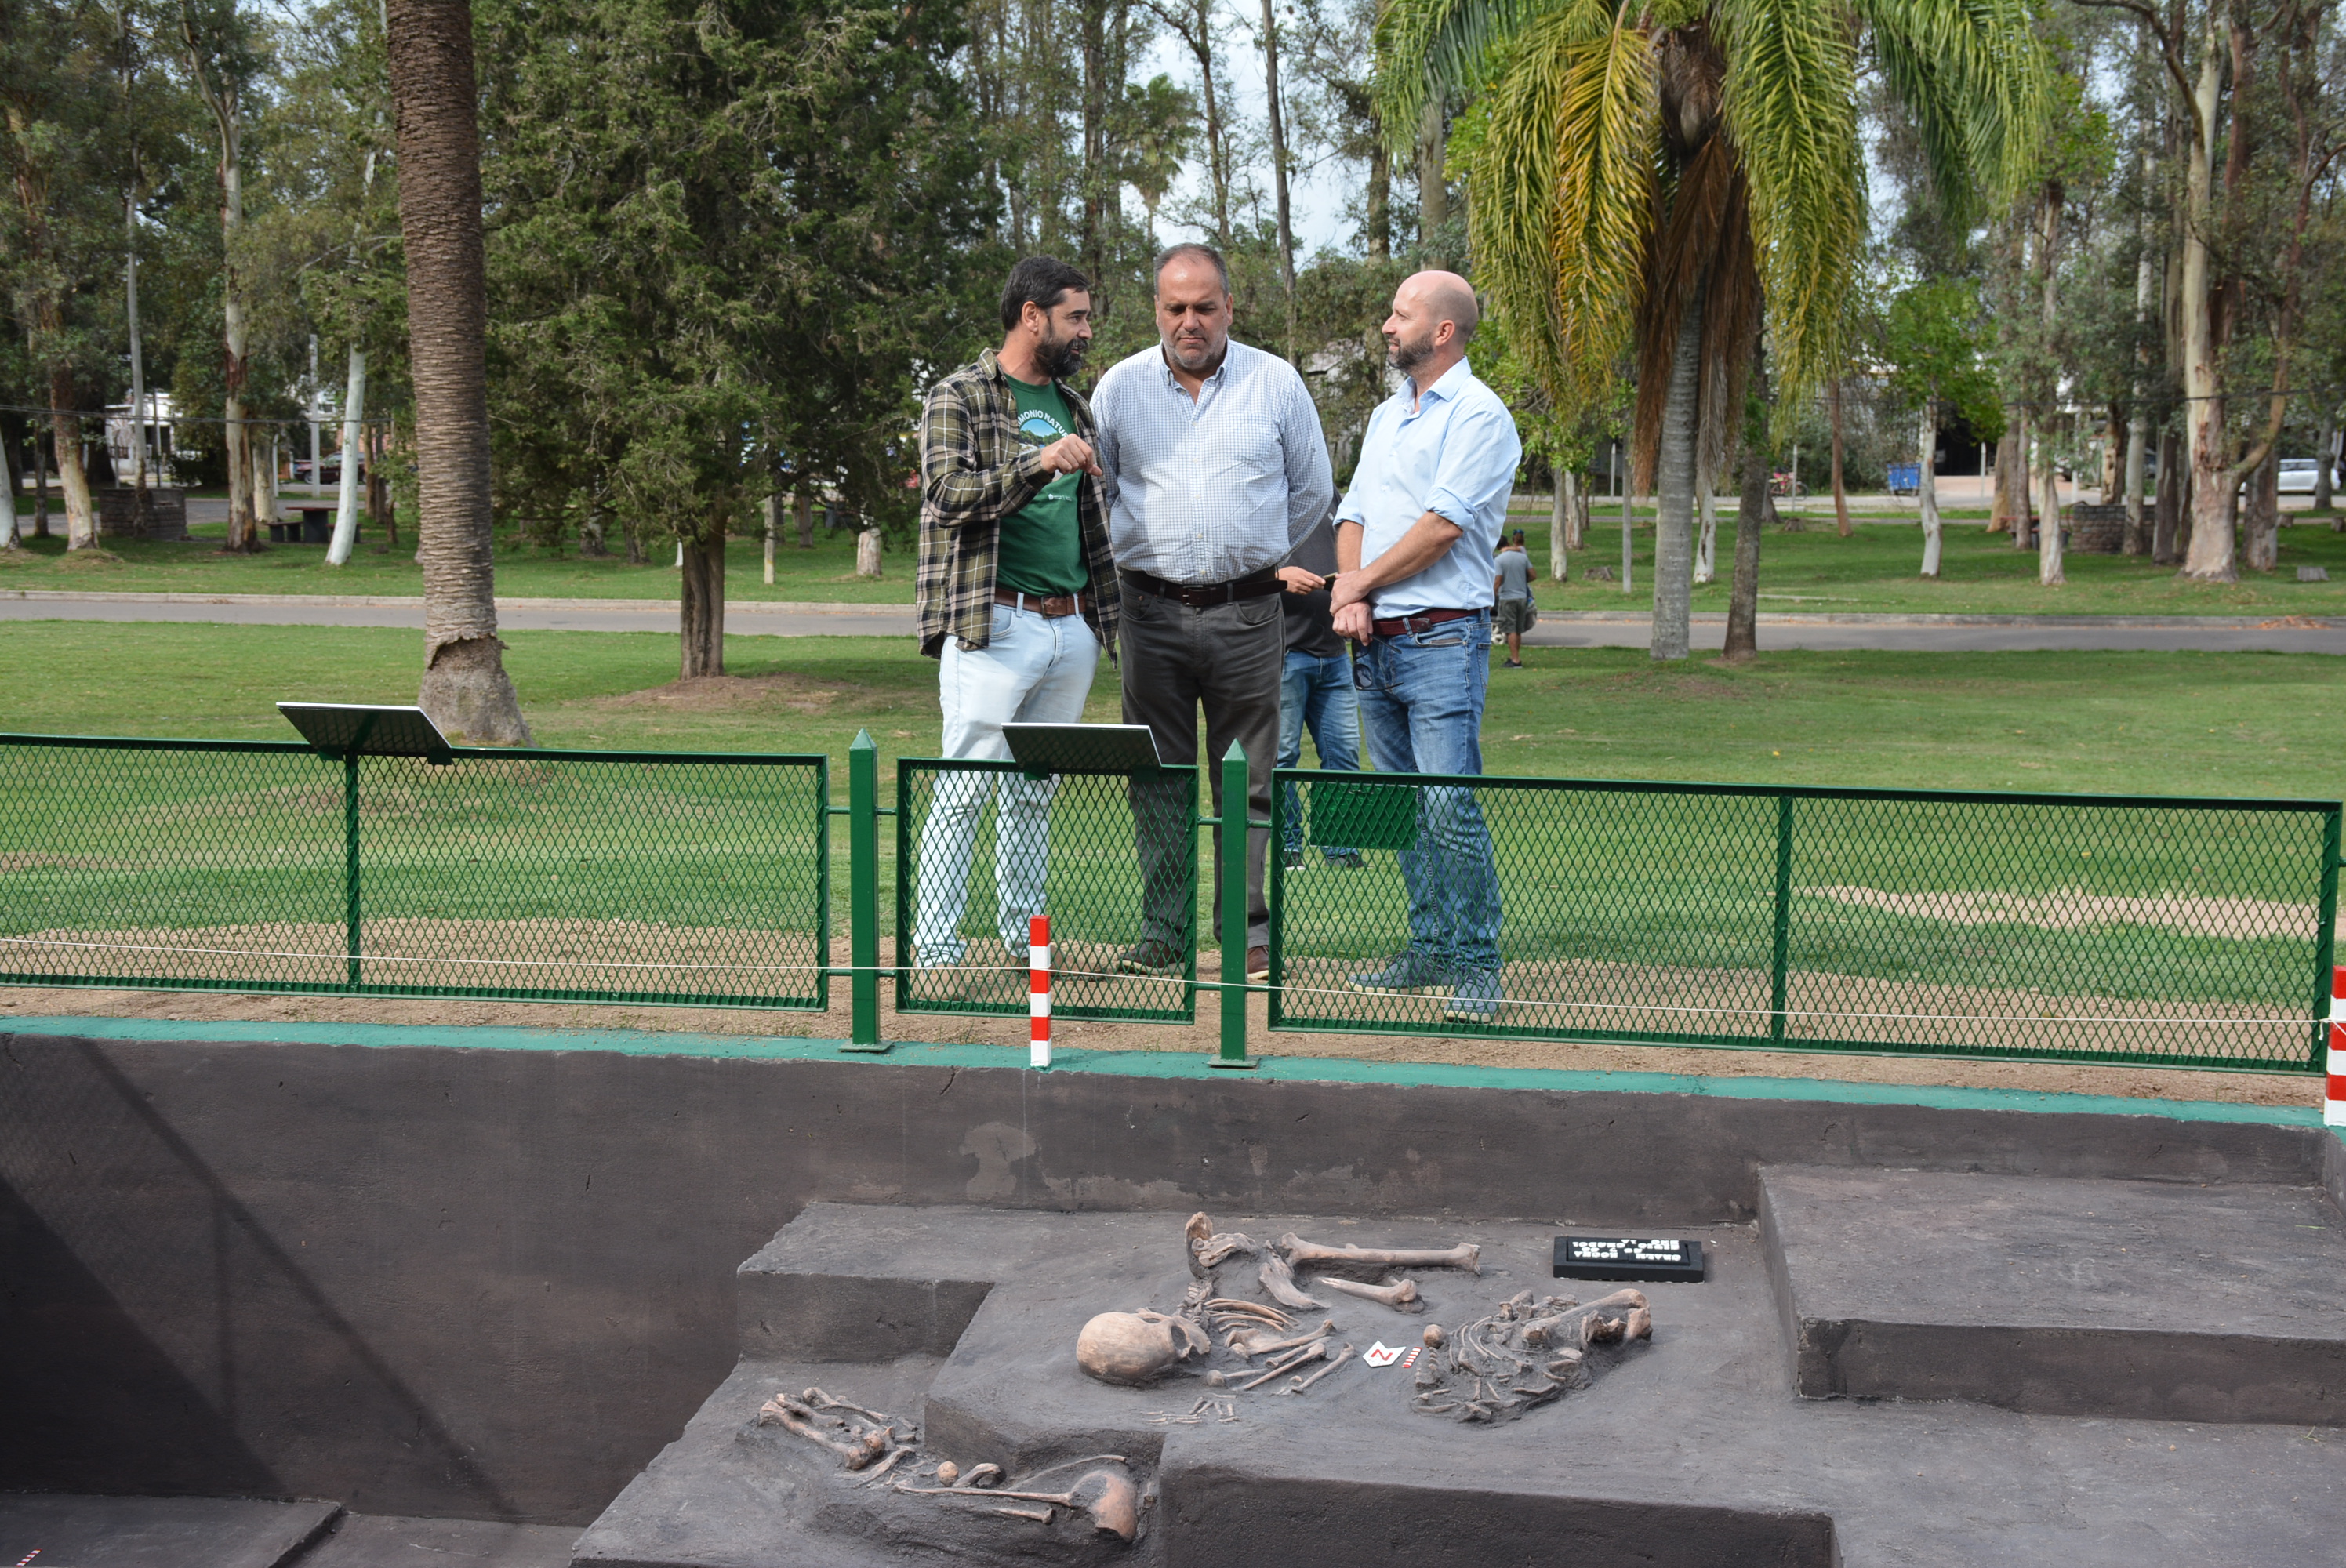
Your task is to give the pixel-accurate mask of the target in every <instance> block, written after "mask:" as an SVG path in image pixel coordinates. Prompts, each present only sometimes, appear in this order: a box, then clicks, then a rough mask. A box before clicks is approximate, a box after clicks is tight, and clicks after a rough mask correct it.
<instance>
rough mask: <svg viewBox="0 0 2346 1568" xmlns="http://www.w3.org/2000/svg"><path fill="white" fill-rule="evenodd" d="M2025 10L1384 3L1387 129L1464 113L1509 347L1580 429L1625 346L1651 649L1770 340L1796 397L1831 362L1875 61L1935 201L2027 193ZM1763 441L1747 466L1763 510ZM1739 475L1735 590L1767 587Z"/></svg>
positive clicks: (2033, 47)
mask: <svg viewBox="0 0 2346 1568" xmlns="http://www.w3.org/2000/svg"><path fill="white" fill-rule="evenodd" d="M2029 16H2030V11H2029V6H2028V4H2027V0H1644V3H1643V4H1642V5H1641V6H1631V5H1620V4H1616V3H1613V0H1389V4H1388V5H1387V6H1386V9H1385V12H1384V15H1383V16H1382V19H1381V21H1380V23H1379V25H1378V30H1377V58H1378V91H1379V98H1380V107H1381V110H1382V117H1383V120H1384V123H1385V124H1386V125H1389V126H1414V125H1416V124H1417V123H1418V122H1419V120H1420V118H1421V117H1422V115H1423V110H1424V107H1425V106H1426V105H1427V104H1428V103H1431V102H1436V101H1439V100H1440V99H1441V98H1442V97H1466V98H1468V99H1469V100H1470V101H1471V103H1472V106H1473V107H1471V108H1470V110H1469V112H1468V114H1467V116H1466V118H1465V120H1464V123H1463V124H1462V125H1461V126H1460V127H1459V129H1458V131H1457V132H1456V133H1455V135H1454V140H1453V146H1454V148H1455V149H1456V152H1457V155H1458V161H1459V162H1460V163H1462V164H1463V165H1464V171H1465V175H1466V188H1467V200H1468V229H1469V236H1470V239H1471V241H1472V244H1473V247H1474V269H1475V272H1476V276H1477V280H1478V281H1479V282H1481V283H1483V284H1484V286H1485V287H1486V288H1487V289H1488V290H1489V291H1490V294H1491V296H1492V301H1493V303H1494V306H1495V308H1496V309H1497V310H1498V311H1500V312H1501V313H1502V314H1503V315H1504V316H1505V318H1506V320H1507V321H1508V324H1509V333H1508V336H1509V341H1511V342H1514V343H1517V344H1520V345H1521V347H1522V351H1523V353H1524V355H1525V360H1526V362H1527V363H1528V365H1529V366H1530V368H1531V369H1532V370H1533V372H1535V374H1537V375H1538V376H1539V377H1540V379H1541V381H1542V382H1544V383H1545V385H1546V386H1547V387H1548V389H1549V392H1550V393H1551V395H1552V396H1553V398H1554V399H1555V402H1556V406H1557V408H1558V409H1559V410H1561V411H1564V412H1565V413H1566V416H1567V417H1568V416H1569V414H1570V413H1571V412H1572V411H1575V410H1577V409H1581V408H1585V407H1587V406H1589V405H1590V404H1591V403H1593V402H1596V400H1597V399H1598V397H1599V396H1600V395H1601V393H1602V391H1603V389H1604V388H1605V387H1606V386H1607V384H1608V383H1609V382H1610V381H1611V379H1612V377H1613V376H1614V375H1615V374H1616V373H1617V366H1618V365H1619V364H1620V362H1621V361H1622V359H1623V358H1624V356H1625V355H1631V354H1634V356H1635V362H1636V367H1637V402H1636V412H1635V417H1634V422H1633V427H1632V432H1631V440H1632V462H1633V463H1634V467H1635V473H1636V484H1637V485H1638V486H1640V487H1643V488H1646V489H1647V490H1649V491H1651V492H1652V493H1654V494H1657V495H1658V500H1659V517H1658V524H1657V526H1656V533H1655V545H1654V636H1653V655H1654V657H1656V658H1683V657H1686V654H1687V651H1688V618H1689V617H1688V597H1689V595H1690V593H1691V591H1692V575H1693V558H1694V532H1693V516H1694V495H1695V485H1696V484H1697V483H1698V482H1699V483H1702V484H1709V482H1710V477H1711V475H1712V474H1714V473H1716V472H1717V470H1718V465H1719V463H1720V461H1721V460H1722V458H1723V457H1724V455H1725V453H1726V451H1727V448H1728V445H1729V442H1730V440H1731V439H1732V437H1733V436H1734V434H1735V433H1736V432H1737V430H1738V428H1739V426H1740V424H1741V423H1742V404H1743V401H1744V393H1745V389H1746V386H1747V382H1748V381H1749V377H1750V375H1751V374H1752V372H1753V371H1754V368H1755V367H1756V366H1757V365H1758V364H1759V363H1760V346H1761V342H1762V336H1761V334H1762V333H1763V331H1764V333H1765V341H1766V344H1767V347H1768V351H1769V357H1770V361H1771V362H1772V365H1773V367H1774V371H1775V375H1774V377H1773V380H1774V383H1775V385H1774V391H1775V392H1776V393H1777V395H1778V396H1779V397H1780V398H1781V399H1782V400H1783V402H1785V403H1787V404H1788V405H1789V404H1793V403H1796V402H1798V401H1799V400H1800V399H1801V398H1803V397H1805V396H1806V395H1808V393H1809V392H1811V391H1812V390H1814V389H1815V388H1816V387H1817V386H1818V385H1820V384H1821V382H1824V381H1825V380H1827V379H1828V378H1830V377H1831V375H1832V374H1834V373H1835V372H1837V371H1838V370H1839V369H1840V366H1841V357H1842V344H1841V321H1842V316H1843V311H1842V304H1843V301H1844V300H1845V298H1846V296H1847V295H1848V293H1849V291H1850V290H1851V286H1852V284H1853V281H1854V279H1855V276H1856V271H1857V268H1858V264H1859V262H1860V260H1861V259H1862V251H1863V248H1864V244H1865V237H1866V199H1865V169H1864V162H1863V158H1862V153H1861V149H1860V146H1859V141H1858V124H1857V87H1858V83H1857V76H1858V66H1859V60H1860V56H1861V53H1862V52H1865V53H1870V56H1871V58H1872V63H1873V66H1874V67H1875V68H1876V69H1877V70H1878V71H1879V72H1880V74H1881V76H1882V79H1883V81H1884V82H1885V83H1886V85H1887V86H1888V87H1890V88H1891V90H1892V93H1893V94H1894V95H1895V96H1896V97H1897V98H1898V99H1899V100H1900V102H1901V103H1902V105H1903V107H1904V108H1905V111H1906V113H1907V115H1908V116H1909V117H1910V118H1911V119H1912V120H1913V123H1914V126H1915V128H1916V130H1917V131H1918V132H1919V133H1920V136H1921V138H1922V142H1923V147H1924V148H1925V149H1926V150H1927V152H1928V154H1929V157H1930V162H1931V168H1932V172H1933V176H1934V177H1935V181H1936V184H1937V187H1938V189H1939V191H1940V194H1941V196H1942V199H1943V200H1945V201H1946V202H1947V203H1948V204H1949V205H1950V207H1953V208H1957V209H1972V208H1973V206H1974V202H1975V201H1976V199H1977V198H1978V195H1979V194H1980V193H1982V192H1985V193H1990V194H1998V193H2004V192H2008V191H2011V190H2015V189H2017V188H2018V185H2019V182H2020V180H2021V178H2023V176H2024V173H2025V168H2026V165H2027V161H2028V159H2029V158H2030V156H2031V155H2032V153H2033V152H2034V151H2035V146H2034V143H2035V127H2039V126H2040V125H2042V124H2043V123H2044V122H2045V116H2046V112H2047V104H2048V101H2049V85H2048V84H2049V75H2050V67H2049V66H2048V63H2047V59H2046V56H2045V51H2044V49H2043V47H2042V46H2040V45H2039V43H2038V42H2037V40H2036V37H2035V32H2034V30H2033V28H2032V26H2031V25H2030V20H2029ZM1758 444H1759V443H1746V453H1745V466H1746V468H1747V469H1750V468H1752V466H1753V465H1754V464H1757V465H1758V471H1759V473H1760V475H1761V476H1762V479H1763V483H1762V484H1760V488H1759V491H1758V494H1760V495H1761V496H1762V497H1764V496H1765V494H1766V488H1765V484H1764V474H1765V470H1766V466H1767V454H1766V453H1765V452H1763V451H1760V450H1757V448H1758ZM1751 478H1752V476H1751V474H1750V473H1747V474H1746V476H1745V484H1744V494H1745V502H1746V504H1744V505H1743V506H1742V507H1740V508H1739V517H1738V519H1737V524H1736V528H1737V533H1738V535H1739V537H1738V541H1737V549H1738V556H1739V571H1738V574H1737V577H1738V591H1739V595H1748V594H1749V593H1752V592H1756V581H1757V578H1756V569H1757V568H1756V562H1757V556H1756V554H1754V552H1756V549H1757V544H1758V533H1757V530H1758V527H1759V522H1760V520H1759V517H1758V515H1757V508H1756V507H1755V506H1753V505H1752V504H1750V497H1751V495H1752V494H1753V486H1752V483H1751ZM1747 554H1748V555H1751V561H1752V572H1751V573H1749V574H1746V573H1745V572H1744V571H1742V570H1741V569H1740V566H1741V560H1740V558H1741V557H1742V556H1744V555H1747ZM1747 575H1749V577H1750V584H1749V585H1748V586H1747V585H1746V583H1745V578H1746V577H1747ZM1741 607H1743V608H1746V609H1748V608H1749V606H1741ZM1742 622H1743V624H1744V625H1745V626H1749V616H1744V617H1742ZM1747 636H1748V633H1747ZM1735 645H1736V637H1735V636H1734V629H1733V626H1732V624H1730V635H1729V655H1730V657H1732V656H1733V655H1734V654H1736V652H1737V651H1738V649H1737V647H1736V646H1735ZM1746 651H1748V650H1746Z"/></svg>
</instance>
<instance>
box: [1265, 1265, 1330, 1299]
mask: <svg viewBox="0 0 2346 1568" xmlns="http://www.w3.org/2000/svg"><path fill="white" fill-rule="evenodd" d="M1258 1272H1259V1273H1260V1276H1261V1278H1262V1288H1263V1289H1264V1290H1265V1291H1266V1292H1267V1293H1269V1295H1270V1298H1271V1299H1272V1300H1274V1301H1277V1302H1279V1303H1280V1304H1281V1305H1282V1306H1288V1307H1309V1308H1314V1309H1315V1310H1316V1309H1318V1308H1323V1307H1325V1306H1327V1305H1328V1304H1327V1303H1326V1302H1325V1301H1315V1300H1313V1299H1312V1298H1311V1297H1309V1296H1306V1295H1305V1294H1304V1293H1303V1291H1302V1290H1301V1288H1299V1287H1298V1286H1297V1285H1296V1283H1295V1271H1294V1270H1293V1269H1291V1268H1289V1267H1288V1266H1287V1261H1286V1259H1284V1258H1282V1257H1280V1256H1279V1254H1277V1253H1276V1252H1267V1253H1265V1254H1263V1258H1262V1268H1260V1270H1259V1271H1258Z"/></svg>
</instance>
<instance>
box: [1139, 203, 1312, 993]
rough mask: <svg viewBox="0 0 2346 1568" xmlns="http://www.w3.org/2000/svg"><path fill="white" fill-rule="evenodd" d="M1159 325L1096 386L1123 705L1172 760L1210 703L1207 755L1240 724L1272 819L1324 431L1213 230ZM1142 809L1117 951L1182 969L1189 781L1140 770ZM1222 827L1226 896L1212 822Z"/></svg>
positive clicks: (1172, 290)
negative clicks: (1304, 550) (1134, 877)
mask: <svg viewBox="0 0 2346 1568" xmlns="http://www.w3.org/2000/svg"><path fill="white" fill-rule="evenodd" d="M1157 329H1158V335H1159V338H1160V339H1161V341H1160V342H1159V343H1158V345H1157V346H1155V347H1152V348H1148V349H1144V350H1142V351H1140V352H1139V353H1137V354H1135V355H1133V356H1132V357H1131V358H1129V359H1127V360H1125V361H1121V362H1120V363H1117V364H1116V365H1113V366H1111V367H1109V370H1108V372H1107V374H1106V375H1104V376H1102V377H1101V378H1100V382H1099V386H1098V388H1097V389H1096V391H1095V392H1093V393H1092V416H1093V418H1094V419H1095V420H1096V422H1097V423H1098V426H1099V440H1098V443H1097V444H1096V450H1097V453H1098V457H1099V462H1100V468H1101V470H1102V472H1103V473H1104V474H1105V475H1106V477H1107V493H1108V545H1109V548H1110V550H1111V551H1112V552H1113V553H1114V554H1115V556H1116V565H1117V579H1118V584H1119V585H1120V586H1121V588H1122V589H1123V600H1124V619H1123V623H1122V626H1121V628H1120V630H1119V636H1118V641H1119V644H1120V647H1121V650H1122V658H1121V660H1120V661H1119V662H1120V667H1121V668H1122V671H1123V677H1124V721H1125V722H1126V723H1127V724H1145V725H1147V726H1148V728H1149V729H1150V731H1151V732H1153V733H1154V734H1155V736H1156V737H1157V751H1158V756H1160V757H1161V758H1163V759H1165V761H1166V763H1167V764H1168V766H1170V767H1175V768H1192V767H1195V766H1196V764H1197V760H1198V709H1199V706H1200V705H1201V704H1202V705H1203V707H1204V708H1205V713H1206V748H1207V753H1208V755H1209V758H1210V759H1212V760H1213V761H1214V762H1216V763H1217V764H1219V761H1220V759H1221V757H1222V754H1223V753H1224V752H1225V751H1227V750H1228V749H1229V746H1230V743H1231V742H1232V741H1236V742H1238V744H1239V745H1240V746H1242V747H1244V748H1246V755H1247V763H1248V772H1247V804H1246V809H1247V811H1248V813H1249V815H1250V816H1251V817H1254V818H1256V819H1268V818H1269V817H1270V769H1271V764H1272V761H1273V760H1274V759H1275V758H1276V757H1277V755H1278V750H1279V684H1280V669H1281V667H1282V666H1283V664H1284V662H1285V658H1286V649H1287V642H1286V636H1285V632H1284V628H1283V625H1282V622H1281V620H1280V606H1279V595H1280V593H1281V592H1290V593H1308V592H1310V591H1311V590H1312V589H1314V588H1317V587H1318V586H1320V583H1321V579H1320V578H1319V577H1317V576H1315V575H1312V574H1311V573H1309V572H1305V571H1302V570H1301V569H1300V568H1296V567H1291V566H1286V565H1285V563H1286V559H1287V555H1288V552H1289V550H1290V548H1291V547H1292V546H1293V545H1294V544H1295V542H1296V541H1298V540H1300V539H1301V538H1302V537H1303V536H1304V535H1306V534H1307V533H1309V532H1310V531H1311V529H1312V528H1314V527H1316V526H1318V525H1319V524H1320V522H1321V519H1322V518H1323V517H1325V516H1326V515H1327V513H1328V507H1329V504H1330V503H1331V501H1333V500H1334V498H1335V482H1334V478H1333V476H1332V475H1331V473H1330V471H1329V466H1328V445H1327V442H1326V441H1325V440H1324V439H1323V438H1322V436H1321V433H1320V411H1319V410H1318V409H1317V408H1316V407H1315V406H1314V405H1313V404H1312V402H1311V392H1310V391H1309V390H1307V389H1306V388H1305V386H1304V384H1303V378H1302V377H1301V375H1298V374H1297V373H1296V371H1295V367H1294V366H1292V365H1290V364H1289V363H1288V362H1287V361H1285V360H1282V359H1280V358H1279V357H1278V356H1277V355H1275V354H1268V353H1265V352H1263V351H1261V350H1260V349H1255V348H1250V347H1248V346H1247V345H1246V344H1244V343H1234V342H1232V341H1230V336H1229V333H1230V276H1229V268H1228V267H1226V266H1225V265H1224V264H1223V261H1222V259H1221V257H1220V256H1219V255H1217V254H1216V253H1215V252H1214V251H1213V250H1212V249H1209V247H1207V246H1203V245H1176V246H1174V247H1173V248H1172V249H1168V250H1167V251H1166V252H1165V253H1164V254H1163V255H1162V256H1160V257H1158V260H1157ZM1282 568H1284V569H1283V570H1282ZM1209 775H1210V777H1211V779H1212V780H1213V790H1214V809H1215V810H1216V812H1218V813H1219V812H1220V811H1222V810H1224V809H1236V803H1235V802H1233V803H1231V804H1230V805H1229V806H1228V807H1226V806H1225V804H1224V802H1223V800H1222V788H1221V769H1219V766H1217V767H1215V768H1213V769H1209ZM1133 808H1134V814H1135V817H1136V820H1137V834H1138V840H1139V842H1138V846H1137V847H1138V850H1139V852H1140V870H1141V876H1142V879H1143V887H1144V891H1143V893H1142V908H1141V940H1140V942H1138V944H1137V945H1136V946H1134V947H1133V948H1131V949H1130V950H1129V951H1127V952H1126V953H1125V954H1124V955H1123V956H1122V958H1121V959H1119V960H1118V967H1120V968H1122V969H1124V970H1125V971H1127V972H1130V973H1137V974H1167V973H1171V972H1175V971H1177V970H1178V968H1179V967H1180V965H1181V962H1182V959H1183V954H1184V951H1185V943H1186V940H1187V938H1188V932H1189V922H1190V921H1191V920H1192V918H1194V909H1195V906H1194V901H1192V900H1191V899H1190V898H1189V897H1188V890H1187V888H1186V887H1185V886H1184V882H1185V881H1186V879H1185V878H1184V877H1182V875H1181V874H1180V868H1179V864H1178V856H1179V850H1180V847H1181V844H1182V842H1183V840H1184V833H1183V824H1182V823H1181V822H1180V821H1179V820H1178V817H1179V805H1178V794H1174V793H1172V792H1168V790H1166V789H1164V788H1163V787H1161V786H1151V785H1148V784H1147V783H1136V785H1135V787H1134V789H1133ZM1214 844H1215V850H1216V856H1215V860H1214V882H1215V893H1214V904H1213V907H1214V908H1216V909H1219V908H1220V907H1221V891H1220V886H1221V879H1222V874H1223V869H1222V864H1221V859H1220V853H1219V851H1220V847H1221V839H1220V836H1219V834H1217V835H1216V836H1215V840H1214ZM1269 847H1270V834H1269V833H1268V832H1267V831H1265V830H1260V829H1258V830H1254V831H1251V832H1250V833H1249V834H1248V835H1247V953H1246V971H1247V974H1248V977H1249V978H1250V979H1262V978H1265V977H1267V976H1268V975H1269V973H1270V948H1269V946H1268V943H1269V942H1270V909H1269V906H1268V905H1266V904H1265V903H1264V901H1263V891H1262V875H1263V860H1264V855H1265V853H1266V851H1267V850H1268V849H1269ZM1232 956H1234V955H1229V954H1226V955H1225V956H1224V959H1223V965H1224V967H1223V971H1222V972H1223V973H1224V974H1228V973H1229V972H1230V970H1231V969H1232V968H1234V967H1236V966H1235V965H1234V964H1233V963H1232V962H1231V958H1232Z"/></svg>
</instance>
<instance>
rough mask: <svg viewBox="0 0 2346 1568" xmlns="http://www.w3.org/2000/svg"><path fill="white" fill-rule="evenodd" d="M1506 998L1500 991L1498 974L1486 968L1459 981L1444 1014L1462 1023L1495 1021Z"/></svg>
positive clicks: (1444, 1008) (1497, 1019)
mask: <svg viewBox="0 0 2346 1568" xmlns="http://www.w3.org/2000/svg"><path fill="white" fill-rule="evenodd" d="M1504 1000H1505V999H1504V998H1503V997H1502V996H1501V995H1500V993H1499V977H1498V974H1497V973H1496V972H1494V971H1488V970H1486V971H1484V972H1483V973H1481V974H1470V975H1468V976H1467V977H1466V978H1465V979H1464V980H1462V981H1460V982H1459V983H1458V989H1457V990H1455V991H1454V992H1452V993H1450V1000H1449V1001H1448V1002H1447V1003H1444V1004H1443V1009H1442V1016H1443V1017H1444V1018H1448V1019H1452V1020H1454V1021H1455V1022H1457V1023H1497V1022H1498V1021H1499V1008H1500V1005H1501V1004H1502V1003H1503V1001H1504Z"/></svg>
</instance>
